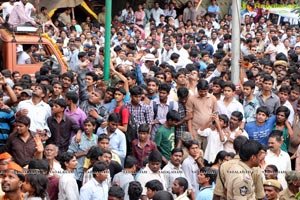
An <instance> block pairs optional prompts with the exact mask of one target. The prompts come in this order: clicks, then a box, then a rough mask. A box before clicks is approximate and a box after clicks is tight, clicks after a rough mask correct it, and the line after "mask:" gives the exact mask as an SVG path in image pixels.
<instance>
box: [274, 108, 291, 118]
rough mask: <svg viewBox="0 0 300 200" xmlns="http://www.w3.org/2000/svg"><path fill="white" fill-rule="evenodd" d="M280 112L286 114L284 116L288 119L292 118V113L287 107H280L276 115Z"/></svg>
mask: <svg viewBox="0 0 300 200" xmlns="http://www.w3.org/2000/svg"><path fill="white" fill-rule="evenodd" d="M280 112H283V113H284V116H285V118H286V119H287V118H288V117H289V116H290V113H291V111H290V109H288V107H286V106H279V107H278V108H277V110H276V115H277V114H278V113H280Z"/></svg>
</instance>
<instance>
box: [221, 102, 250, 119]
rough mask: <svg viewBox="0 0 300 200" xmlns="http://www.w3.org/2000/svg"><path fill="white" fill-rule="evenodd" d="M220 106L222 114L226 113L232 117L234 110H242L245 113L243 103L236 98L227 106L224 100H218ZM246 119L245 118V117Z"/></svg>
mask: <svg viewBox="0 0 300 200" xmlns="http://www.w3.org/2000/svg"><path fill="white" fill-rule="evenodd" d="M218 107H219V112H220V114H225V115H227V117H228V118H229V119H230V117H231V113H232V112H233V111H240V112H241V113H242V114H243V115H244V108H243V105H242V104H241V103H240V102H238V101H237V100H236V99H235V98H233V100H232V101H231V102H230V103H229V104H228V105H227V106H226V105H225V104H224V100H223V101H218ZM243 121H245V118H244V119H243Z"/></svg>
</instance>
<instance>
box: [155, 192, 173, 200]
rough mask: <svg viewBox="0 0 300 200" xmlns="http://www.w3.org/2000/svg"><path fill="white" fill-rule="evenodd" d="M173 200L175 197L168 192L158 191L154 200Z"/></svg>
mask: <svg viewBox="0 0 300 200" xmlns="http://www.w3.org/2000/svg"><path fill="white" fill-rule="evenodd" d="M162 199H163V200H173V199H174V198H173V196H172V194H171V193H170V192H167V191H158V192H156V193H155V195H154V196H153V200H162Z"/></svg>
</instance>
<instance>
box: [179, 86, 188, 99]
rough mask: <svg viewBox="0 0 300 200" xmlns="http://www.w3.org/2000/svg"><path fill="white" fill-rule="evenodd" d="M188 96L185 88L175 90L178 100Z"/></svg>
mask: <svg viewBox="0 0 300 200" xmlns="http://www.w3.org/2000/svg"><path fill="white" fill-rule="evenodd" d="M188 95H189V90H188V89H187V88H186V87H180V88H178V90H177V96H178V98H179V99H182V98H184V97H188Z"/></svg>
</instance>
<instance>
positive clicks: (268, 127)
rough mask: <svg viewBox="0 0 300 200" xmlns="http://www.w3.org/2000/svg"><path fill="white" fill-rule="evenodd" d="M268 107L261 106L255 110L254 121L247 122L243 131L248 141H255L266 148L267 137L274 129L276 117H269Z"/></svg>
mask: <svg viewBox="0 0 300 200" xmlns="http://www.w3.org/2000/svg"><path fill="white" fill-rule="evenodd" d="M269 116H270V111H269V109H268V107H266V106H261V107H259V108H258V109H257V110H256V121H254V122H249V123H247V124H246V126H245V131H246V132H247V133H248V135H249V139H251V140H256V141H258V142H259V143H261V144H264V145H266V146H268V139H269V135H270V133H271V131H272V129H273V127H274V123H275V120H276V117H275V116H274V115H273V116H272V117H270V118H269Z"/></svg>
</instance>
